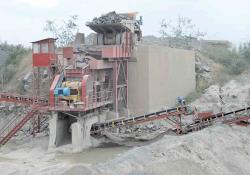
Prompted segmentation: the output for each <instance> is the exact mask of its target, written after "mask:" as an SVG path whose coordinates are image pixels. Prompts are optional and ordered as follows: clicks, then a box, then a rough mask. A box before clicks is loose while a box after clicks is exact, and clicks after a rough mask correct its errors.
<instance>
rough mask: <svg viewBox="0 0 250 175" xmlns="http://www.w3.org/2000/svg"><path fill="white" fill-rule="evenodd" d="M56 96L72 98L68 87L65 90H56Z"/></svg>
mask: <svg viewBox="0 0 250 175" xmlns="http://www.w3.org/2000/svg"><path fill="white" fill-rule="evenodd" d="M54 95H55V96H56V97H58V96H70V89H69V88H68V87H65V88H56V89H55V90H54Z"/></svg>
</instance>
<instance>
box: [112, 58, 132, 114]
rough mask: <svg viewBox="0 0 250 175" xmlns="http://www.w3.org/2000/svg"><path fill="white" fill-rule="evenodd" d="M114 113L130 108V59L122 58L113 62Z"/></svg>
mask: <svg viewBox="0 0 250 175" xmlns="http://www.w3.org/2000/svg"><path fill="white" fill-rule="evenodd" d="M113 92H114V111H115V112H116V113H118V112H119V110H120V109H122V108H128V59H125V58H121V59H117V60H114V62H113Z"/></svg>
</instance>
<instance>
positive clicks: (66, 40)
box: [44, 15, 79, 47]
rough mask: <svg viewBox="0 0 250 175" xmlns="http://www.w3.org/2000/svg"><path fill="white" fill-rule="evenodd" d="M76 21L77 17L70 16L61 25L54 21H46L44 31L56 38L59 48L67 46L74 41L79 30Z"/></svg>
mask: <svg viewBox="0 0 250 175" xmlns="http://www.w3.org/2000/svg"><path fill="white" fill-rule="evenodd" d="M77 20H78V16H77V15H73V16H70V17H69V18H68V19H67V20H66V21H63V24H61V25H58V24H57V22H56V21H55V20H54V21H53V20H47V21H46V24H45V27H44V31H46V32H50V33H51V34H52V35H53V37H55V38H57V45H58V46H59V47H63V46H67V45H69V44H70V43H71V42H72V41H73V40H74V37H75V34H76V32H77V31H78V29H79V26H78V24H77Z"/></svg>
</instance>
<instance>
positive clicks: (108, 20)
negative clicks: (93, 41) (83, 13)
mask: <svg viewBox="0 0 250 175" xmlns="http://www.w3.org/2000/svg"><path fill="white" fill-rule="evenodd" d="M128 19H129V18H128V17H126V16H124V15H120V14H117V13H116V12H115V11H113V12H109V13H107V14H105V15H102V16H101V17H99V18H94V19H93V20H92V24H112V23H115V24H117V23H120V22H121V21H122V20H128Z"/></svg>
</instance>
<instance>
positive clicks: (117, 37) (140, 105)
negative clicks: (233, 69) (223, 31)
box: [0, 12, 195, 151]
mask: <svg viewBox="0 0 250 175" xmlns="http://www.w3.org/2000/svg"><path fill="white" fill-rule="evenodd" d="M86 25H87V26H88V27H89V28H90V29H92V30H93V31H94V32H95V33H96V34H95V38H94V42H93V44H92V45H88V44H85V42H84V41H85V38H84V35H83V34H80V33H78V34H77V36H76V39H75V41H74V42H73V43H72V44H71V45H69V46H67V47H64V48H62V54H60V53H58V52H56V46H55V42H56V39H54V38H47V39H43V40H39V41H35V42H33V43H32V45H33V97H25V96H20V95H13V94H1V98H0V99H1V100H2V101H9V102H16V103H23V104H27V105H32V110H31V111H30V112H28V113H27V114H26V115H25V116H24V117H21V118H20V119H19V120H17V121H16V122H15V124H13V125H10V126H9V127H8V128H7V129H5V130H4V132H3V133H2V135H3V139H2V140H1V144H4V143H6V142H7V141H8V140H9V139H10V138H11V137H12V136H13V135H14V134H15V133H16V132H17V131H18V130H19V129H20V128H21V127H22V126H23V125H24V124H25V123H26V122H27V121H28V120H30V119H31V118H33V119H34V121H36V126H37V127H35V129H34V133H35V130H39V128H40V127H39V125H40V121H41V117H42V114H43V113H44V112H49V113H50V114H51V115H50V117H49V130H50V139H49V148H55V147H57V146H60V145H63V144H66V143H72V145H73V146H74V148H75V149H76V150H77V151H80V150H82V149H83V148H86V147H89V146H91V143H90V134H91V133H93V132H94V131H93V130H94V129H95V127H94V126H97V124H99V126H100V127H103V126H106V124H109V121H112V123H111V124H112V125H113V126H114V125H116V124H118V121H121V120H124V121H125V120H126V119H129V118H130V117H131V116H136V115H141V114H148V113H150V112H153V111H157V110H160V109H161V108H163V107H166V106H168V107H171V106H173V105H174V104H175V102H176V97H177V96H185V95H187V94H188V93H190V92H192V91H193V90H194V89H195V58H194V52H193V51H187V50H180V49H174V48H168V47H163V46H157V45H142V44H141V38H142V32H141V29H140V25H142V18H140V19H139V20H137V19H136V13H126V14H116V13H115V12H111V13H108V14H105V15H103V16H101V17H99V18H94V19H93V21H91V22H88V23H86ZM44 70H46V72H47V74H48V75H47V78H46V81H45V79H44V77H42V76H41V74H42V72H44ZM48 92H49V93H48ZM177 111H179V110H178V108H177ZM175 115H176V114H175ZM148 116H151V115H148ZM178 116H179V114H178ZM144 117H145V116H144ZM122 122H123V121H122ZM16 123H17V124H16ZM105 123H106V124H105Z"/></svg>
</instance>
